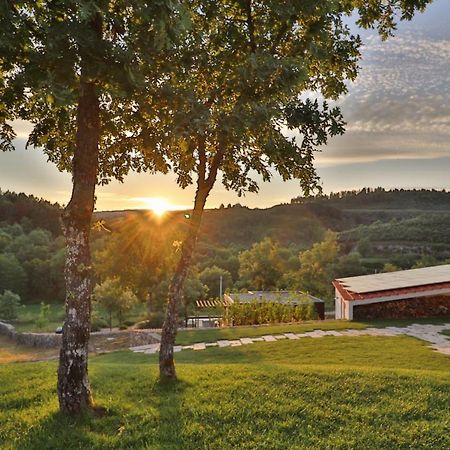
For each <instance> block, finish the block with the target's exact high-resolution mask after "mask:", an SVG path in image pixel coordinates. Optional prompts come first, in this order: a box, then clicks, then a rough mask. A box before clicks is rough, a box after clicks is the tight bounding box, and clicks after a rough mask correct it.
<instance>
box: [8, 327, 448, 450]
mask: <svg viewBox="0 0 450 450" xmlns="http://www.w3.org/2000/svg"><path fill="white" fill-rule="evenodd" d="M55 369H56V363H53V362H52V363H22V364H8V365H3V366H0V448H2V449H3V448H5V449H9V448H14V449H49V450H50V449H61V448H64V449H76V448H89V449H143V448H148V449H203V448H208V449H231V448H236V449H239V448H242V449H407V448H414V449H445V448H450V436H449V433H448V430H449V426H450V397H449V393H450V377H449V376H448V375H449V373H450V358H448V357H446V356H444V355H440V354H437V353H434V352H432V351H431V350H430V349H429V348H427V347H426V346H425V345H424V343H423V342H421V341H419V340H416V339H414V338H411V337H406V336H400V337H392V338H388V337H358V338H350V337H339V338H334V337H325V338H322V339H320V340H316V339H304V340H301V341H280V342H276V343H273V344H272V343H261V344H253V345H249V346H244V347H238V348H224V349H218V348H211V349H207V350H204V351H202V352H194V351H184V352H181V353H179V354H177V370H178V374H179V381H178V382H176V383H173V384H169V385H161V384H160V383H158V379H157V373H158V371H157V356H156V355H152V356H149V355H143V354H134V353H131V352H121V353H113V354H108V355H103V356H97V357H95V358H92V359H91V364H90V377H91V382H92V385H93V389H94V393H95V397H96V400H97V402H98V404H100V405H102V406H104V407H106V408H107V409H108V414H107V415H106V416H104V417H97V416H94V415H90V414H88V415H85V416H84V417H82V418H81V419H78V420H69V419H65V418H62V417H60V416H59V415H58V413H57V400H56V397H55Z"/></svg>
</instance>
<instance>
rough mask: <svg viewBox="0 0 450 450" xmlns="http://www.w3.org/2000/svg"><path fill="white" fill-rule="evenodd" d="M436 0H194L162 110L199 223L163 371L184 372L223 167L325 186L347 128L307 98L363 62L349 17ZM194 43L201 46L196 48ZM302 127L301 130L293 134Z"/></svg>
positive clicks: (339, 86) (378, 18) (240, 187)
mask: <svg viewBox="0 0 450 450" xmlns="http://www.w3.org/2000/svg"><path fill="white" fill-rule="evenodd" d="M427 3H428V1H427V0H407V1H400V0H389V1H387V2H385V1H382V0H377V1H372V2H361V1H360V0H353V1H352V0H349V1H336V2H334V1H333V2H324V1H318V0H316V1H315V0H311V1H306V2H298V1H296V0H292V1H287V2H273V1H271V2H266V1H258V0H245V1H240V2H235V1H221V2H217V1H215V0H214V1H212V0H210V1H200V0H199V1H192V2H191V3H190V7H191V17H192V19H191V20H192V22H193V30H195V31H194V32H193V33H191V34H190V35H189V38H188V39H187V40H186V42H187V43H188V45H189V48H188V52H187V54H186V58H183V59H182V60H181V61H180V64H179V65H178V66H177V67H176V71H175V72H174V73H173V75H172V77H171V82H172V86H173V89H174V90H176V92H177V94H178V95H176V96H173V99H174V100H176V101H174V102H173V103H172V105H171V107H167V108H166V109H165V110H164V111H161V113H162V114H161V115H160V116H159V117H158V119H159V120H160V121H163V122H164V123H167V124H168V125H167V127H168V129H169V130H170V133H169V134H168V136H169V138H170V142H169V143H168V144H167V145H168V146H169V147H170V149H171V151H169V152H168V155H169V157H170V160H171V162H172V165H173V170H174V171H175V173H176V174H177V176H178V183H179V184H180V185H181V186H182V187H185V186H187V185H189V184H191V183H193V182H194V177H195V178H196V180H195V183H196V193H195V198H194V208H193V212H192V215H191V219H190V229H189V231H188V232H187V235H186V237H185V239H184V241H183V247H182V252H181V256H180V260H179V263H178V266H177V270H176V272H175V275H174V277H173V280H172V283H171V286H170V289H169V300H168V308H167V315H166V320H165V322H164V326H163V332H162V339H161V350H160V354H159V357H160V374H161V376H162V377H169V378H173V377H175V365H174V360H173V346H174V343H175V338H176V333H177V323H178V310H179V305H180V304H181V299H182V291H183V283H184V280H185V278H186V276H187V273H188V270H189V265H190V262H191V259H192V254H193V251H194V248H195V244H196V239H197V234H198V230H199V227H200V223H201V219H202V214H203V209H204V206H205V203H206V200H207V198H208V196H209V193H210V192H211V190H212V188H213V186H214V184H215V182H216V179H217V175H218V172H219V170H220V171H221V173H222V181H223V184H224V185H225V187H226V188H227V189H232V190H234V191H236V192H237V193H238V194H243V193H244V192H246V191H252V192H255V191H257V189H258V186H257V183H256V182H255V181H254V180H253V179H252V178H251V171H253V172H256V173H258V174H260V175H261V176H262V178H263V180H264V181H268V180H270V178H271V176H272V171H271V170H270V169H271V168H272V169H274V171H276V172H278V173H279V174H280V175H281V177H282V178H283V179H284V180H288V179H292V178H295V179H298V180H299V181H300V185H301V187H302V190H303V191H304V193H305V194H309V193H310V192H311V191H312V190H314V189H315V188H318V187H319V186H318V177H317V174H316V172H315V170H314V165H313V162H314V154H313V152H314V150H315V149H316V148H317V147H319V146H321V145H325V144H326V143H327V140H328V137H330V136H334V135H338V134H342V133H343V131H344V129H343V119H342V116H341V114H340V111H339V109H338V108H329V106H328V104H327V103H326V102H324V103H323V104H322V105H319V102H318V101H317V100H315V101H310V100H305V101H303V100H302V97H301V95H302V94H305V93H306V92H308V91H316V92H319V93H320V94H321V95H323V97H325V98H331V99H334V98H337V97H338V96H339V95H341V94H343V93H344V92H345V91H346V82H347V81H348V80H353V79H354V78H355V77H356V75H357V71H358V60H359V58H360V53H359V45H360V39H359V37H358V36H356V35H352V33H351V32H350V30H349V28H348V27H347V26H346V25H345V24H344V21H343V17H344V16H345V15H350V14H351V13H353V12H354V10H356V12H358V13H359V19H358V23H359V25H360V26H363V27H366V28H367V27H374V26H376V27H377V28H378V30H379V31H380V33H381V34H382V35H383V36H388V35H389V34H390V33H391V32H392V30H394V29H395V23H394V18H395V17H396V14H397V13H399V12H400V16H401V18H402V19H410V18H411V17H412V15H413V14H414V12H415V10H416V9H423V8H424V7H425V5H426V4H427ZM189 49H190V51H191V54H190V55H189ZM286 130H289V131H290V133H291V135H292V132H293V131H294V130H295V132H296V133H297V134H298V135H299V136H300V137H299V138H298V139H295V138H292V137H287V133H286V132H285V131H286Z"/></svg>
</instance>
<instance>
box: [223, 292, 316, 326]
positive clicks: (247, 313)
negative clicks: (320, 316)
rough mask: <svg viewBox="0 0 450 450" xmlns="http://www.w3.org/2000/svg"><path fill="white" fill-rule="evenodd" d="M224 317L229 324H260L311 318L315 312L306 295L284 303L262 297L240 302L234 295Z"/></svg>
mask: <svg viewBox="0 0 450 450" xmlns="http://www.w3.org/2000/svg"><path fill="white" fill-rule="evenodd" d="M293 300H295V302H293ZM224 317H225V319H226V321H227V322H228V323H229V324H231V325H261V324H273V323H283V322H299V321H301V320H312V319H315V318H316V312H315V310H314V304H313V303H312V301H311V300H309V299H308V298H307V297H306V296H304V297H300V298H298V296H296V297H295V298H293V299H292V302H291V301H289V302H286V303H282V302H271V301H265V300H264V299H261V300H260V301H252V302H248V303H242V302H239V298H238V297H236V300H235V302H234V303H233V304H232V305H230V306H229V307H227V308H226V309H225V311H224Z"/></svg>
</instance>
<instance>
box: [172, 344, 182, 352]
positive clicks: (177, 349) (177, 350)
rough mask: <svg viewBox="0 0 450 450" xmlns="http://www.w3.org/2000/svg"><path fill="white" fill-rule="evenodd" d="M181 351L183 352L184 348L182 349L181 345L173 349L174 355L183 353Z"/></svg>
mask: <svg viewBox="0 0 450 450" xmlns="http://www.w3.org/2000/svg"><path fill="white" fill-rule="evenodd" d="M181 350H183V347H182V346H181V345H175V346H174V347H173V352H174V353H178V352H181Z"/></svg>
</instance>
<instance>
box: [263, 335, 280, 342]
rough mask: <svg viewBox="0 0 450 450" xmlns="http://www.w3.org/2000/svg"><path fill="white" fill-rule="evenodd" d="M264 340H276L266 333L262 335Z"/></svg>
mask: <svg viewBox="0 0 450 450" xmlns="http://www.w3.org/2000/svg"><path fill="white" fill-rule="evenodd" d="M262 338H263V339H264V340H265V341H266V342H276V341H277V340H276V339H275V338H274V337H273V336H272V335H270V334H266V335H265V336H263V337H262Z"/></svg>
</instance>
